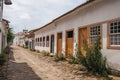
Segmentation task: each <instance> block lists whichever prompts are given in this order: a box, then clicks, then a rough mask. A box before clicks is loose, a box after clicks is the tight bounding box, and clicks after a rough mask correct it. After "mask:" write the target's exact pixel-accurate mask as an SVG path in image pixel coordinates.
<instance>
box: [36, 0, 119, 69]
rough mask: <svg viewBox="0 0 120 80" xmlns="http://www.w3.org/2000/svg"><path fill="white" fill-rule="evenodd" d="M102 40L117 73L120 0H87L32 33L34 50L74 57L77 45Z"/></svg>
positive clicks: (104, 53)
mask: <svg viewBox="0 0 120 80" xmlns="http://www.w3.org/2000/svg"><path fill="white" fill-rule="evenodd" d="M98 35H99V36H100V37H101V43H102V45H101V46H102V53H103V55H104V56H106V57H107V61H108V63H109V66H112V68H113V69H115V70H119V71H120V63H119V62H120V0H88V1H87V2H85V3H83V4H82V5H80V6H78V7H76V8H75V9H73V10H71V11H69V12H68V13H66V14H64V15H62V16H60V17H58V18H56V19H55V20H53V21H52V22H50V23H48V24H46V25H45V26H43V27H41V28H39V30H37V31H36V32H35V49H36V50H40V51H42V50H45V51H49V52H50V53H53V54H58V53H62V54H64V55H65V56H67V55H68V54H71V55H75V49H76V44H79V47H80V48H81V49H83V43H84V40H86V41H87V43H88V44H92V43H93V42H94V41H95V40H96V38H97V36H98Z"/></svg>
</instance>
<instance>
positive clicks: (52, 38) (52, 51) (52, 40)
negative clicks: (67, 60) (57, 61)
mask: <svg viewBox="0 0 120 80" xmlns="http://www.w3.org/2000/svg"><path fill="white" fill-rule="evenodd" d="M50 52H51V53H54V35H51V51H50Z"/></svg>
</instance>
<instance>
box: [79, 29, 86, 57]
mask: <svg viewBox="0 0 120 80" xmlns="http://www.w3.org/2000/svg"><path fill="white" fill-rule="evenodd" d="M87 34H88V33H87V27H85V28H80V29H79V47H80V49H81V52H82V53H83V55H85V54H86V52H85V51H84V48H83V46H84V44H85V43H86V42H88V37H87Z"/></svg>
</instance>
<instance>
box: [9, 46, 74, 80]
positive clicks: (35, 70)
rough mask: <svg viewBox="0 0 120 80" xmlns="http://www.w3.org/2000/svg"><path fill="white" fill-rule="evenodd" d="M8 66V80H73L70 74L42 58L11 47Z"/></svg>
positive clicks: (25, 50)
mask: <svg viewBox="0 0 120 80" xmlns="http://www.w3.org/2000/svg"><path fill="white" fill-rule="evenodd" d="M12 51H13V53H11V55H10V61H9V65H8V80H74V79H75V78H74V77H73V78H74V79H73V78H71V77H70V76H72V75H70V74H67V73H66V74H65V73H63V72H62V71H61V70H60V69H58V68H57V67H55V66H54V65H52V64H50V63H49V61H48V62H46V61H45V60H43V59H42V58H39V60H38V58H36V57H35V56H33V55H31V54H30V53H31V51H29V50H27V49H23V48H21V47H17V46H12Z"/></svg>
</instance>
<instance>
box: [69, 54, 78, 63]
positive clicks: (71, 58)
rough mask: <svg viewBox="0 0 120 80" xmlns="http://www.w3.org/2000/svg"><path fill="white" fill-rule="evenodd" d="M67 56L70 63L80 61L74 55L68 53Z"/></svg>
mask: <svg viewBox="0 0 120 80" xmlns="http://www.w3.org/2000/svg"><path fill="white" fill-rule="evenodd" d="M68 58H69V60H68V62H69V63H70V64H79V63H80V60H79V58H77V57H76V58H75V57H74V56H72V55H70V56H69V57H68Z"/></svg>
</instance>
